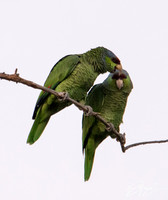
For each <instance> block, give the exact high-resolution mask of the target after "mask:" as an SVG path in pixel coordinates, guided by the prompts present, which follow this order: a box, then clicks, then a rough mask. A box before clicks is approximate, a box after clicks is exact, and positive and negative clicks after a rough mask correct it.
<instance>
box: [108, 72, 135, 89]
mask: <svg viewBox="0 0 168 200" xmlns="http://www.w3.org/2000/svg"><path fill="white" fill-rule="evenodd" d="M104 86H105V87H106V88H107V89H108V90H111V91H113V90H115V91H116V90H123V91H124V92H126V93H130V91H131V90H132V88H133V84H132V81H131V79H130V76H129V74H128V72H127V71H125V70H123V69H122V70H118V69H116V70H115V71H114V72H112V73H110V74H109V76H108V77H107V79H106V80H105V81H104Z"/></svg>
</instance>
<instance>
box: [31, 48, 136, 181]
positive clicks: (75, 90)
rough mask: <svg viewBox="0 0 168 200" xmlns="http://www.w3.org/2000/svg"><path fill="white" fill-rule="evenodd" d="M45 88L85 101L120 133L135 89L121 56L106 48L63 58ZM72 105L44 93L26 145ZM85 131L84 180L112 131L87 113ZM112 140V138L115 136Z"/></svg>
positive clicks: (34, 114) (47, 80) (52, 71)
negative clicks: (101, 78) (99, 80)
mask: <svg viewBox="0 0 168 200" xmlns="http://www.w3.org/2000/svg"><path fill="white" fill-rule="evenodd" d="M107 71H108V72H110V74H109V76H108V77H107V78H106V79H105V80H104V82H103V83H101V84H97V85H94V86H93V84H94V81H95V79H96V78H97V76H98V75H99V74H103V73H105V72H107ZM44 86H45V87H48V88H51V89H53V90H55V91H56V92H66V93H67V94H68V95H69V96H70V97H71V98H72V99H74V100H76V101H78V102H81V103H83V102H85V105H87V106H90V107H91V108H92V109H93V111H94V112H98V113H100V115H101V116H102V117H103V118H104V119H105V120H106V121H108V122H110V123H112V124H113V125H114V127H115V129H116V130H117V131H119V126H120V124H121V122H122V118H123V114H124V110H125V107H126V103H127V97H128V95H129V94H130V92H131V90H132V88H133V85H132V82H131V79H130V76H129V74H128V73H127V72H126V71H125V70H123V69H122V65H121V63H120V60H119V59H118V57H117V56H116V55H115V54H114V53H113V52H111V51H110V50H108V49H106V48H104V47H97V48H95V49H91V50H90V51H88V52H86V53H84V54H74V55H68V56H65V57H63V58H62V59H61V60H59V61H58V62H57V63H56V64H55V65H54V67H53V68H52V70H51V72H50V74H49V76H48V77H47V79H46V81H45V83H44ZM92 86H93V87H92ZM91 87H92V89H91V90H90V92H89V93H88V94H87V92H88V91H89V89H90V88H91ZM69 105H71V103H70V102H68V101H60V100H59V99H58V98H56V97H55V96H54V95H52V94H50V93H46V92H43V91H42V92H41V93H40V95H39V97H38V99H37V103H36V106H35V110H34V113H33V119H34V120H35V121H34V124H33V126H32V128H31V130H30V133H29V136H28V139H27V143H29V144H33V143H34V142H36V140H38V138H39V137H40V136H41V134H42V132H43V131H44V129H45V127H46V125H47V123H48V121H49V119H50V117H51V116H52V115H53V114H55V113H57V112H59V111H60V110H62V109H63V108H65V107H67V106H69ZM82 130H83V133H82V146H83V151H84V154H85V164H84V179H85V181H87V180H88V179H89V177H90V174H91V170H92V166H93V160H94V155H95V150H96V148H97V147H98V145H99V144H100V143H101V142H102V141H103V140H104V139H105V138H106V137H107V136H109V132H108V131H107V130H106V126H105V125H104V124H103V123H102V122H100V121H99V120H98V119H96V118H95V117H94V116H89V115H85V114H83V120H82ZM111 137H112V138H113V135H112V134H111ZM114 138H115V135H114Z"/></svg>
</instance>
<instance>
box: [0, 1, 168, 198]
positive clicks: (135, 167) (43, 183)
mask: <svg viewBox="0 0 168 200" xmlns="http://www.w3.org/2000/svg"><path fill="white" fill-rule="evenodd" d="M167 9H168V3H167V0H141V1H134V0H116V1H113V0H103V1H102V0H85V1H80V0H71V1H68V0H56V1H54V0H47V1H42V0H29V1H21V0H20V1H19V0H14V1H12V0H11V1H9V0H0V72H6V73H13V72H14V70H15V68H18V72H19V73H20V75H21V76H22V77H24V78H26V79H29V80H32V81H34V82H36V83H39V84H43V83H44V81H45V79H46V77H47V76H48V74H49V72H50V70H51V68H52V67H53V65H54V64H55V63H56V62H57V61H58V60H59V59H60V58H62V57H63V56H65V55H67V54H73V53H84V52H86V51H88V50H89V49H91V48H95V47H97V46H104V47H106V48H108V49H110V50H112V51H113V52H114V53H115V54H116V55H117V56H118V57H119V58H120V60H121V62H122V65H123V68H124V69H126V70H127V71H128V72H129V74H130V76H131V78H132V81H133V84H134V89H133V90H132V93H131V95H130V96H129V99H128V104H127V108H126V112H125V115H124V123H123V124H122V126H121V132H126V137H127V144H130V143H135V142H140V141H146V140H156V139H166V138H168V130H167V123H168V119H167V114H168V103H167V102H168V83H167V77H168V12H167ZM107 75H108V73H106V74H104V75H101V76H99V77H98V79H97V80H96V83H99V82H102V81H103V80H104V79H105V78H106V77H107ZM0 91H1V97H0V198H1V199H3V200H9V199H17V200H22V199H24V200H29V199H31V200H37V199H40V200H46V199H50V200H55V199H69V200H71V199H73V200H74V199H80V200H86V199H87V200H90V199H97V200H100V199H101V200H102V199H106V200H111V199H117V200H121V199H125V200H134V199H136V200H142V199H143V200H147V199H154V200H155V199H167V198H168V193H167V188H168V143H167V144H155V145H146V146H141V147H135V148H132V149H130V150H128V151H127V152H126V153H125V154H124V153H122V152H121V149H120V145H119V143H117V142H116V141H115V140H112V139H110V138H107V139H106V140H105V141H104V142H103V143H102V144H101V145H100V146H99V147H98V149H97V151H96V156H95V161H94V166H93V170H92V174H91V178H90V180H89V181H88V182H84V178H83V176H84V169H83V165H84V157H83V155H82V139H81V134H82V131H81V118H82V112H81V111H79V110H78V109H77V108H76V107H75V106H70V107H68V108H66V109H64V110H63V111H61V112H60V113H58V114H56V115H55V116H53V117H52V118H51V119H50V121H49V123H48V125H47V127H46V129H45V131H44V133H43V135H42V136H41V138H40V139H39V140H38V142H36V143H35V144H34V145H32V146H30V145H28V144H26V139H27V136H28V134H29V131H30V128H31V126H32V123H33V121H32V119H31V117H32V113H33V110H34V106H35V103H36V99H37V97H38V95H39V92H40V91H38V90H35V89H32V88H29V87H27V86H24V85H21V84H15V83H12V82H8V81H5V80H0Z"/></svg>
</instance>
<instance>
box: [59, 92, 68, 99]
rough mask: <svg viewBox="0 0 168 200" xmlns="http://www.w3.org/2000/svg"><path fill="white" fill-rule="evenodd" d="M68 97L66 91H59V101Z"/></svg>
mask: <svg viewBox="0 0 168 200" xmlns="http://www.w3.org/2000/svg"><path fill="white" fill-rule="evenodd" d="M68 97H69V95H68V92H59V101H65V100H67V98H68Z"/></svg>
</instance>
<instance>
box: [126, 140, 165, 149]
mask: <svg viewBox="0 0 168 200" xmlns="http://www.w3.org/2000/svg"><path fill="white" fill-rule="evenodd" d="M166 142H168V139H167V140H155V141H145V142H137V143H134V144H130V145H127V146H126V147H124V148H125V151H126V150H128V149H130V148H132V147H136V146H140V145H145V144H159V143H166Z"/></svg>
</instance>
